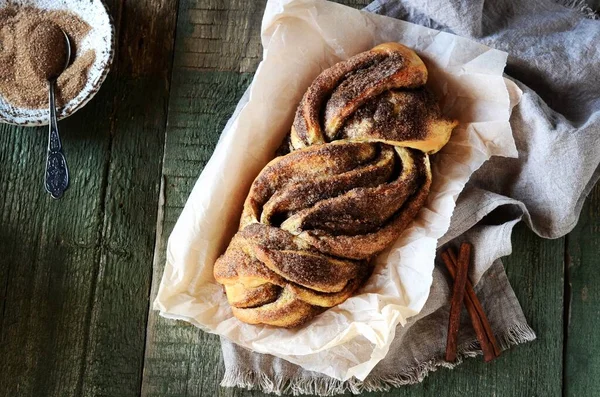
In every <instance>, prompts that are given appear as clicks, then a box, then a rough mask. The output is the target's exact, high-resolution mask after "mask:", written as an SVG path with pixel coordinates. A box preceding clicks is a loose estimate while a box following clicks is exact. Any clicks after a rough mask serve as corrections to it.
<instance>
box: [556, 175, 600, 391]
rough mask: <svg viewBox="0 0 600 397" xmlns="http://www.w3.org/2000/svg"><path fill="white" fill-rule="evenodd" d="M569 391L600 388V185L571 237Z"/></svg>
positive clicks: (568, 329) (568, 322)
mask: <svg viewBox="0 0 600 397" xmlns="http://www.w3.org/2000/svg"><path fill="white" fill-rule="evenodd" d="M567 239H568V240H567V241H568V244H567V264H568V269H567V272H568V275H567V282H568V284H567V288H566V291H567V293H568V294H569V303H570V305H569V306H568V307H567V315H566V319H567V335H566V338H565V339H566V346H565V348H566V350H565V354H566V356H565V395H567V396H591V395H597V393H598V391H599V390H600V332H599V329H600V272H599V269H600V256H599V253H600V185H598V186H596V187H595V189H594V190H593V192H592V194H591V195H590V196H589V197H588V201H587V203H586V204H585V206H584V208H583V210H582V212H581V216H580V218H579V224H578V225H577V227H576V228H575V230H573V231H572V232H571V233H570V234H569V235H568V237H567Z"/></svg>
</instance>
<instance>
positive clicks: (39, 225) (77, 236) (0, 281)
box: [0, 0, 177, 396]
mask: <svg viewBox="0 0 600 397" xmlns="http://www.w3.org/2000/svg"><path fill="white" fill-rule="evenodd" d="M176 6H177V4H176V2H170V1H166V0H165V1H156V0H147V1H139V2H135V3H133V4H131V3H123V2H120V1H117V0H115V1H113V2H110V4H109V7H110V9H111V11H112V13H113V16H114V19H115V22H116V24H117V28H118V34H117V37H118V38H119V42H118V52H117V58H116V61H115V64H114V67H113V72H112V73H111V74H110V75H109V78H108V79H107V81H106V82H105V84H104V86H103V88H102V90H101V91H100V93H99V94H98V96H97V98H95V99H94V101H92V102H91V103H90V104H89V105H88V106H86V107H85V108H84V109H82V110H81V111H80V112H78V113H77V114H76V115H74V116H73V117H72V118H70V119H69V120H67V121H65V122H63V123H61V127H62V133H63V136H64V138H63V140H64V146H65V151H66V153H67V156H68V160H69V164H70V168H71V171H72V176H73V180H72V186H71V189H70V190H69V192H68V193H67V194H66V196H65V197H64V198H63V199H62V200H61V201H52V200H50V199H49V197H48V196H47V194H46V193H45V192H44V191H43V186H42V183H41V175H42V172H43V160H44V157H43V156H44V148H45V140H46V129H45V128H37V129H22V128H14V127H8V126H2V127H0V128H1V130H0V147H2V148H3V150H2V151H0V152H1V153H2V155H0V170H1V171H0V192H2V193H0V195H2V196H1V197H2V199H1V200H0V220H1V225H2V227H1V228H0V237H1V241H2V243H0V268H1V269H2V270H1V271H0V297H1V300H0V305H1V306H0V309H1V311H0V316H1V317H0V368H2V369H3V371H1V372H0V395H7V396H8V395H18V396H82V395H94V396H100V395H111V396H114V395H122V396H124V395H138V394H139V389H140V382H141V372H142V364H143V353H144V339H145V332H144V329H145V324H146V317H147V308H148V295H149V288H150V278H151V272H152V270H151V263H152V251H153V245H154V235H155V233H154V229H155V225H156V213H157V205H158V185H159V182H160V169H161V163H162V154H163V144H164V130H165V124H166V109H167V106H166V102H167V98H168V87H169V79H170V64H171V59H172V45H173V35H174V28H175V16H176Z"/></svg>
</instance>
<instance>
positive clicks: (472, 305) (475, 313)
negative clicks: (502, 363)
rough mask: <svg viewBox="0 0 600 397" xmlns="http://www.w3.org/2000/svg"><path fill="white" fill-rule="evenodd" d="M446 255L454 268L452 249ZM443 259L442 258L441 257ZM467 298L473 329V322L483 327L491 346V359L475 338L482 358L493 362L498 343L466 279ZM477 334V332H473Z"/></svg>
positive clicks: (498, 352) (454, 257) (498, 348)
mask: <svg viewBox="0 0 600 397" xmlns="http://www.w3.org/2000/svg"><path fill="white" fill-rule="evenodd" d="M447 252H448V254H449V256H450V259H451V260H452V263H453V264H454V266H456V263H457V259H456V254H455V253H454V250H453V249H452V248H449V249H448V251H447ZM442 259H443V257H442ZM452 277H454V276H452ZM466 288H467V296H466V297H465V306H466V307H467V311H468V312H469V316H470V317H471V322H472V323H473V328H475V322H477V323H479V324H480V325H481V326H482V327H483V331H484V332H485V336H486V337H487V340H488V341H489V344H490V345H491V349H492V350H493V357H492V356H491V355H486V354H485V349H484V347H483V344H482V343H481V339H480V338H479V335H478V336H477V338H478V339H479V343H480V344H481V350H483V353H484V354H483V357H484V359H485V361H490V360H493V359H494V358H495V357H498V356H499V355H500V353H501V351H500V347H499V346H498V342H497V341H496V337H495V336H494V332H493V331H492V327H491V326H490V322H489V320H488V318H487V316H486V315H485V312H484V311H483V307H482V306H481V302H480V301H479V298H477V294H475V289H474V288H473V284H472V283H471V280H469V279H468V278H467V287H466ZM475 331H476V332H477V330H475Z"/></svg>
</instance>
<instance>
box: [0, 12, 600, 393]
mask: <svg viewBox="0 0 600 397" xmlns="http://www.w3.org/2000/svg"><path fill="white" fill-rule="evenodd" d="M341 2H342V3H345V4H347V5H350V6H353V7H361V6H364V5H365V4H367V2H368V0H344V1H341ZM108 5H109V8H110V11H111V13H112V16H113V18H114V21H115V24H116V29H117V38H118V39H117V57H116V60H115V63H114V65H113V70H112V72H111V73H110V74H109V76H108V79H107V81H106V82H105V84H104V85H103V87H102V89H101V91H100V93H99V94H98V96H97V97H96V98H95V99H94V100H93V101H92V102H91V103H90V104H89V105H87V106H86V107H85V108H84V109H82V110H81V111H79V112H78V113H77V114H75V115H74V116H72V117H71V118H69V119H67V120H66V121H64V122H63V123H62V133H63V135H64V138H63V140H64V146H65V151H66V152H67V153H68V159H69V162H70V167H71V172H72V187H71V189H70V190H69V191H68V193H67V194H66V196H65V197H64V198H63V199H62V200H59V201H55V200H52V199H51V198H50V197H49V196H48V194H46V192H45V191H44V189H43V187H42V180H41V173H42V169H43V164H44V158H43V154H44V149H45V145H46V129H45V128H19V127H13V126H8V125H0V396H35V397H39V396H57V397H58V396H61V397H62V396H136V395H140V394H141V395H144V396H173V397H174V396H258V395H262V394H261V393H259V392H251V391H246V390H240V389H223V388H220V387H219V382H220V380H221V377H222V374H223V365H222V362H221V358H220V347H219V341H218V338H217V337H215V336H213V335H208V334H205V333H203V332H201V331H199V330H198V329H196V328H194V327H192V326H190V325H187V324H185V323H182V322H175V321H168V320H165V319H163V318H161V317H159V316H158V315H157V313H156V312H154V311H152V310H151V308H150V306H151V305H150V304H151V302H152V300H153V297H154V295H155V293H156V289H157V286H158V283H159V280H160V276H161V274H162V268H163V263H164V259H165V246H166V240H167V237H168V235H169V233H170V231H171V229H172V227H173V225H174V223H175V221H176V219H177V216H178V215H179V213H180V211H181V209H182V207H183V205H184V203H185V200H186V198H187V196H188V194H189V193H190V191H191V189H192V186H193V184H194V182H195V180H196V178H197V177H198V175H199V173H200V172H201V171H202V168H203V166H204V165H205V164H206V162H207V161H208V159H209V157H210V155H211V152H212V150H213V148H214V146H215V144H216V142H217V139H218V137H219V133H220V131H221V129H222V127H223V126H224V124H225V122H226V120H227V119H228V117H229V115H230V114H231V113H232V111H233V108H234V106H235V103H236V102H237V100H238V99H239V97H240V96H241V94H242V93H243V91H244V89H245V88H246V87H247V86H248V84H249V83H250V80H251V78H252V74H253V72H254V70H255V69H256V67H257V65H258V62H259V60H260V57H261V47H260V40H259V31H260V22H261V17H262V12H263V9H264V6H265V0H260V1H247V0H179V2H177V1H172V0H138V1H133V2H130V1H123V0H109V1H108ZM513 243H514V247H513V248H514V251H513V254H512V255H511V256H510V257H509V258H507V259H506V261H505V263H506V267H507V273H508V276H509V278H510V281H511V283H512V285H513V287H514V289H515V291H516V294H517V296H518V298H519V300H520V302H521V304H522V305H523V309H524V311H525V315H526V316H527V318H528V320H529V321H530V323H531V326H532V327H533V328H534V329H535V330H536V331H537V332H538V339H537V340H536V341H535V342H533V343H529V344H526V345H523V346H520V347H518V348H514V349H512V350H511V351H509V352H507V353H505V354H503V355H502V356H501V357H500V358H499V359H498V360H496V361H494V362H492V363H490V364H484V363H483V361H482V360H480V359H472V360H469V361H468V362H467V363H465V364H464V365H462V366H460V367H458V368H457V369H455V370H453V371H450V370H446V369H442V370H440V371H438V372H437V373H435V374H432V375H431V376H430V377H428V378H427V379H426V380H425V381H424V382H423V383H422V384H419V385H416V386H410V387H404V388H401V389H396V390H394V391H392V392H390V393H389V394H388V395H407V396H408V395H411V396H413V395H414V396H420V395H432V396H434V395H436V396H437V395H446V396H461V395H473V396H475V395H482V396H487V395H499V396H545V395H550V396H557V395H561V394H564V395H568V396H593V395H600V332H598V328H600V258H599V257H598V256H599V255H598V254H599V252H600V186H597V187H596V189H595V190H594V191H593V192H592V194H591V196H590V197H589V198H588V200H587V204H586V205H585V207H584V209H583V212H582V214H581V219H580V222H579V225H578V226H577V227H576V228H575V230H574V231H573V232H571V233H570V234H569V235H568V236H566V237H564V238H561V239H558V240H554V241H549V240H542V239H540V238H537V237H536V236H535V235H533V234H532V233H531V232H530V231H528V230H527V229H526V228H525V227H518V228H517V229H516V231H515V235H514V236H513ZM385 394H386V393H368V394H367V395H370V396H379V395H385Z"/></svg>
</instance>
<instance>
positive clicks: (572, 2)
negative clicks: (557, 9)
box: [556, 0, 600, 19]
mask: <svg viewBox="0 0 600 397" xmlns="http://www.w3.org/2000/svg"><path fill="white" fill-rule="evenodd" d="M556 2H557V3H558V4H560V5H563V6H565V7H568V8H572V9H574V10H577V11H579V12H580V13H582V14H583V15H584V16H585V17H586V18H589V19H599V18H600V15H598V13H597V12H596V11H594V10H593V9H592V8H591V7H590V6H589V4H588V3H587V2H586V0H556Z"/></svg>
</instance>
